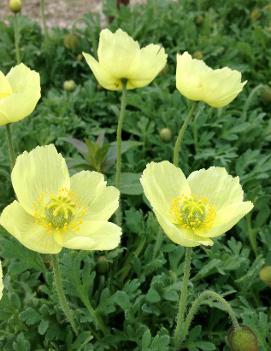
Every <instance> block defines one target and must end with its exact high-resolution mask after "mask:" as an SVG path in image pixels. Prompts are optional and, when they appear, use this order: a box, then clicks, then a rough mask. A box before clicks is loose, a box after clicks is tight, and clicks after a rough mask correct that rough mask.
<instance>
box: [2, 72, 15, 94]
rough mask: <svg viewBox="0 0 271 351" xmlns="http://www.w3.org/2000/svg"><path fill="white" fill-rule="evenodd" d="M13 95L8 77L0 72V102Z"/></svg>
mask: <svg viewBox="0 0 271 351" xmlns="http://www.w3.org/2000/svg"><path fill="white" fill-rule="evenodd" d="M10 94H12V88H11V85H10V84H9V81H8V79H7V78H6V76H5V75H4V74H3V73H2V72H1V71H0V100H1V99H3V98H5V97H7V96H8V95H10Z"/></svg>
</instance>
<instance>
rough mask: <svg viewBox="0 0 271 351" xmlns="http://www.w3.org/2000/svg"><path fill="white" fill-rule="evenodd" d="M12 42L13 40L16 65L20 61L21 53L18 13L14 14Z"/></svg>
mask: <svg viewBox="0 0 271 351" xmlns="http://www.w3.org/2000/svg"><path fill="white" fill-rule="evenodd" d="M14 42H15V53H16V62H17V65H18V64H19V63H21V54H20V46H19V44H20V29H19V24H18V14H17V13H16V14H15V15H14Z"/></svg>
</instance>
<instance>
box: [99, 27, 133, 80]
mask: <svg viewBox="0 0 271 351" xmlns="http://www.w3.org/2000/svg"><path fill="white" fill-rule="evenodd" d="M138 55H140V48H139V44H138V42H137V41H135V40H134V39H133V38H131V37H130V36H129V35H128V34H127V33H126V32H124V31H123V30H121V29H118V30H117V31H116V32H115V33H112V32H111V31H110V30H109V29H103V30H102V31H101V33H100V40H99V47H98V59H99V63H100V64H101V65H102V66H103V67H105V68H106V69H107V70H108V72H110V74H111V75H112V76H113V77H115V78H117V79H125V78H126V79H127V78H128V77H129V76H130V73H131V71H132V69H133V65H134V62H135V61H136V58H137V56H138Z"/></svg>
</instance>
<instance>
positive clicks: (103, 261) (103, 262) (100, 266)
mask: <svg viewBox="0 0 271 351" xmlns="http://www.w3.org/2000/svg"><path fill="white" fill-rule="evenodd" d="M108 268H109V261H108V259H107V257H106V256H100V257H99V258H98V260H97V271H98V273H100V274H105V273H106V272H107V271H108Z"/></svg>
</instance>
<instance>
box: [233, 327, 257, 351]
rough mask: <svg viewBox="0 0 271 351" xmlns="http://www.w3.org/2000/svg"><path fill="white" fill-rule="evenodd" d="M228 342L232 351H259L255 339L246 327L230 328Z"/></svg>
mask: <svg viewBox="0 0 271 351" xmlns="http://www.w3.org/2000/svg"><path fill="white" fill-rule="evenodd" d="M228 341H229V344H230V347H231V349H232V351H259V346H258V341H257V337H256V335H255V334H254V332H253V331H252V330H251V329H250V328H249V327H247V326H240V327H237V328H231V329H230V331H229V336H228Z"/></svg>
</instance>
